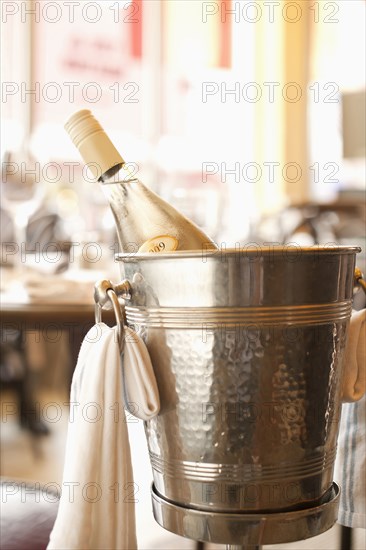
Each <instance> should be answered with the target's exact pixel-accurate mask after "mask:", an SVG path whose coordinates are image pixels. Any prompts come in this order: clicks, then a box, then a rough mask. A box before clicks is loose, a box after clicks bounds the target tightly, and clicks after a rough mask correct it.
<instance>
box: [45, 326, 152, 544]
mask: <svg viewBox="0 0 366 550" xmlns="http://www.w3.org/2000/svg"><path fill="white" fill-rule="evenodd" d="M127 400H128V401H129V402H133V406H131V407H130V408H131V411H132V412H133V414H134V415H135V416H137V417H139V418H141V419H143V420H148V419H150V418H152V417H154V416H155V415H157V414H158V412H159V407H160V403H159V396H158V388H157V384H156V380H155V376H154V371H153V368H152V365H151V361H150V357H149V354H148V352H147V350H146V347H145V344H144V343H143V341H142V340H141V339H140V337H139V336H138V335H137V334H136V333H135V332H133V331H132V330H131V329H129V328H128V327H125V346H124V357H122V361H121V359H120V352H119V346H118V336H117V329H116V327H114V328H112V329H111V328H110V327H108V326H107V325H105V324H104V323H98V324H97V325H95V326H94V327H93V328H92V329H91V330H90V331H89V332H88V334H87V335H86V337H85V339H84V342H83V344H82V346H81V349H80V353H79V358H78V362H77V366H76V369H75V373H74V376H73V380H72V386H71V398H70V419H69V427H68V436H67V445H66V457H65V466H64V473H63V483H62V495H61V500H60V507H59V512H58V515H57V519H56V522H55V525H54V528H53V531H52V533H51V536H50V542H49V545H48V547H47V548H48V549H58V550H61V549H65V548H67V549H68V550H73V549H80V550H88V549H93V550H94V549H95V550H99V549H113V550H127V549H128V550H133V549H135V548H137V542H136V526H135V504H134V502H133V498H132V499H131V498H130V495H131V493H133V491H132V490H131V487H132V488H133V485H127V484H132V483H133V472H132V465H131V455H130V446H129V440H128V431H127V423H126V420H125V411H124V405H126V403H127ZM126 487H129V490H127V491H126ZM126 496H127V497H128V498H126Z"/></svg>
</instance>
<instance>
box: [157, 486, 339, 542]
mask: <svg viewBox="0 0 366 550" xmlns="http://www.w3.org/2000/svg"><path fill="white" fill-rule="evenodd" d="M339 495H340V490H339V487H338V485H337V484H336V483H333V484H332V487H331V489H330V491H329V492H328V493H327V497H326V498H325V499H324V502H323V503H322V504H320V505H319V506H315V507H310V508H307V509H304V510H295V511H292V512H280V513H278V512H271V513H262V512H261V513H256V512H253V513H250V514H246V513H223V512H213V511H210V512H208V511H206V510H195V509H194V508H188V507H187V508H186V507H183V506H179V505H177V504H174V503H172V502H169V501H167V500H165V499H163V498H162V497H161V496H160V495H158V493H157V492H156V490H155V488H154V487H153V488H152V503H153V513H154V517H155V519H156V521H157V522H158V523H159V525H161V526H162V527H164V528H165V529H167V530H168V531H172V532H173V533H176V534H177V535H180V536H182V537H187V538H189V539H193V540H200V541H204V542H212V543H215V544H231V545H236V546H239V547H240V546H242V547H244V548H247V547H249V548H250V547H251V546H253V545H254V546H255V545H257V546H261V545H265V544H285V543H287V542H294V541H296V540H303V539H308V538H310V537H314V536H316V535H319V534H321V533H324V531H327V530H328V529H330V528H331V527H332V526H333V525H334V523H335V522H336V520H337V513H338V506H339Z"/></svg>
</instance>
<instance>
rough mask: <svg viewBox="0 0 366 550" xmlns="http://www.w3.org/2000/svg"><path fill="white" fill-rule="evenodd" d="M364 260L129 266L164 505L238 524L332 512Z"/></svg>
mask: <svg viewBox="0 0 366 550" xmlns="http://www.w3.org/2000/svg"><path fill="white" fill-rule="evenodd" d="M359 250H360V249H358V248H356V247H311V248H306V249H299V248H295V247H292V248H289V247H288V246H287V247H278V248H276V247H268V248H261V249H260V248H259V247H257V248H251V249H248V250H228V251H204V252H191V251H190V252H187V253H182V252H175V253H173V254H135V255H128V254H126V255H119V256H118V257H117V258H118V259H119V260H120V261H121V267H122V268H123V269H122V272H123V277H126V279H127V280H128V281H129V282H130V294H131V297H130V299H129V300H127V302H126V316H127V322H128V324H129V325H131V326H133V327H134V328H135V329H137V330H139V331H140V334H141V335H142V337H143V338H144V340H145V342H146V344H147V347H148V349H149V353H150V356H151V359H152V363H153V365H154V369H155V374H156V377H157V382H158V386H159V391H160V399H161V412H160V414H159V416H158V417H156V418H155V419H153V420H151V421H150V422H148V423H147V424H146V436H147V441H148V447H149V453H150V459H151V464H152V467H153V475H154V483H155V486H156V489H157V491H158V493H159V494H160V495H161V497H162V498H163V499H165V500H166V501H170V502H171V503H174V505H177V506H181V507H189V508H190V509H192V510H193V511H196V512H197V513H198V511H199V512H202V513H203V512H204V511H206V512H207V513H211V512H212V513H215V514H216V513H222V514H224V515H225V514H231V513H234V514H235V513H236V512H241V513H243V512H250V513H251V514H252V513H254V512H257V511H260V512H261V513H264V514H270V513H274V512H276V513H279V512H286V511H288V510H291V511H293V510H301V509H304V510H305V511H306V510H307V509H308V508H309V507H311V508H312V509H314V507H317V506H318V505H319V504H320V503H321V501H322V498H324V495H326V494H327V493H328V491H329V490H330V488H331V487H332V481H333V466H334V458H335V453H336V440H337V433H338V420H339V413H340V404H341V403H340V392H341V378H342V369H343V352H344V347H345V340H346V336H347V329H348V323H349V318H350V314H351V298H352V290H353V279H354V267H355V254H356V253H357V252H359ZM306 513H307V512H306ZM220 517H224V516H221V515H220ZM250 517H252V518H253V520H254V516H252V515H250ZM271 517H272V514H271ZM255 521H257V520H255ZM314 534H317V533H315V532H314ZM187 536H188V535H187ZM309 536H310V535H309ZM192 538H197V537H194V536H193V537H192ZM296 538H301V537H297V536H296ZM296 538H294V539H292V540H296ZM221 540H222V542H223V543H229V542H230V541H229V540H227V539H225V537H224V538H222V539H221ZM213 542H214V541H213ZM215 542H217V541H215ZM270 542H271V543H274V541H272V540H271V541H270ZM254 543H256V542H254ZM234 544H236V542H234ZM240 544H241V541H240Z"/></svg>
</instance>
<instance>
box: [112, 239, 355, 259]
mask: <svg viewBox="0 0 366 550" xmlns="http://www.w3.org/2000/svg"><path fill="white" fill-rule="evenodd" d="M361 251H362V249H361V247H360V246H345V245H336V244H333V243H329V244H326V245H314V246H301V245H299V244H297V243H288V244H285V245H272V246H268V245H266V246H262V245H259V244H257V243H247V244H245V245H243V246H242V247H240V248H239V247H237V248H218V249H205V248H202V249H201V250H176V251H174V252H165V253H164V252H159V253H156V254H154V253H151V252H119V253H117V254H115V256H114V257H115V261H116V262H120V261H123V262H136V261H144V260H153V261H159V260H173V259H174V260H177V259H178V258H179V259H193V258H200V259H202V258H204V259H205V260H206V259H209V258H215V257H216V258H220V257H221V259H222V258H223V257H225V258H227V257H238V256H240V255H243V256H244V257H248V258H249V259H250V258H252V259H253V258H258V257H259V256H263V257H265V256H270V257H273V256H279V255H281V254H282V255H283V256H285V257H288V256H291V255H293V254H296V255H299V254H301V255H302V254H305V255H307V256H308V255H310V256H311V255H314V257H317V256H318V255H321V256H329V255H336V256H339V255H344V254H350V255H351V254H352V255H354V254H359V253H360V252H361Z"/></svg>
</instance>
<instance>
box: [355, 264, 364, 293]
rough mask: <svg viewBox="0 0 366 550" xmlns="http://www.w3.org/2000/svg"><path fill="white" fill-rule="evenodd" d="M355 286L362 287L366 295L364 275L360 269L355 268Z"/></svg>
mask: <svg viewBox="0 0 366 550" xmlns="http://www.w3.org/2000/svg"><path fill="white" fill-rule="evenodd" d="M354 277H355V286H358V287H361V288H362V290H363V291H364V293H365V294H366V281H365V279H364V276H363V273H362V271H361V269H360V268H359V267H356V268H355V276H354Z"/></svg>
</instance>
